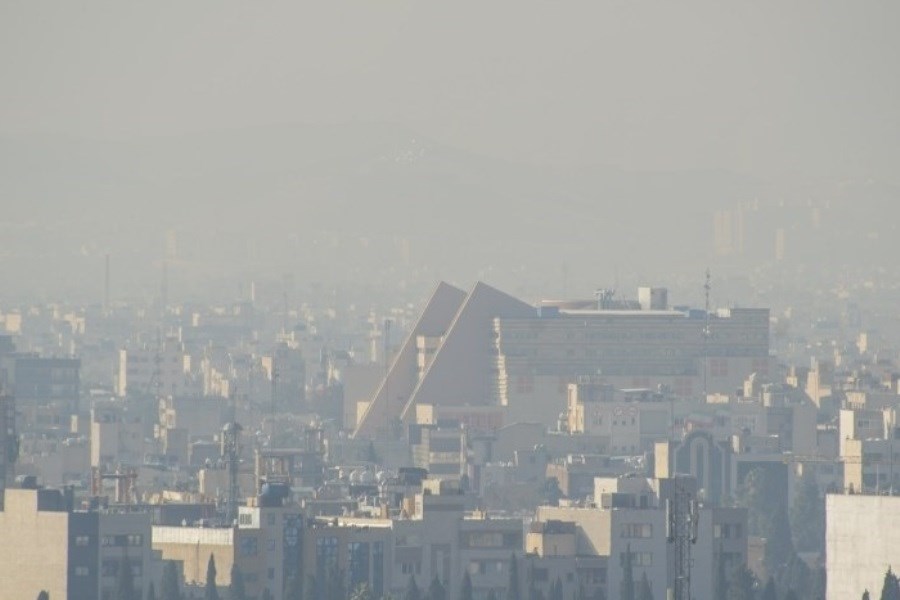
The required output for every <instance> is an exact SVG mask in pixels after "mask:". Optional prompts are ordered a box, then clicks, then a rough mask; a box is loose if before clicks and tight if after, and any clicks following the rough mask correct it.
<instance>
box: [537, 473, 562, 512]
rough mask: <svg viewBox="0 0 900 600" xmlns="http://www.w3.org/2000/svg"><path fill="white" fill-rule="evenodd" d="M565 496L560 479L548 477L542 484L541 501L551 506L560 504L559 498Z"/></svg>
mask: <svg viewBox="0 0 900 600" xmlns="http://www.w3.org/2000/svg"><path fill="white" fill-rule="evenodd" d="M562 497H563V493H562V489H560V487H559V479H557V478H556V477H547V478H546V479H545V480H544V483H543V485H541V501H542V502H543V503H544V504H547V505H549V506H559V500H560V498H562Z"/></svg>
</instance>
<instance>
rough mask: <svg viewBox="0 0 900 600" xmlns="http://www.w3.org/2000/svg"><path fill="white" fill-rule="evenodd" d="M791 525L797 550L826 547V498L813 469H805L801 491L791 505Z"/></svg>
mask: <svg viewBox="0 0 900 600" xmlns="http://www.w3.org/2000/svg"><path fill="white" fill-rule="evenodd" d="M791 525H792V527H791V532H792V533H793V535H794V544H795V545H796V547H797V550H799V551H801V552H816V551H821V550H822V549H823V548H824V547H825V499H824V498H823V497H822V495H821V494H820V493H819V484H818V482H817V481H816V476H815V473H814V472H813V471H812V469H807V468H805V467H804V469H803V478H802V479H801V483H800V491H799V492H798V493H797V498H796V499H795V500H794V505H793V506H792V507H791Z"/></svg>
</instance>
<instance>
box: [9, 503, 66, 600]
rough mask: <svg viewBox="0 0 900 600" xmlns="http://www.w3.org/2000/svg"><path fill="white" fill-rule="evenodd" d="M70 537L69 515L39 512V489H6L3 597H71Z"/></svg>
mask: <svg viewBox="0 0 900 600" xmlns="http://www.w3.org/2000/svg"><path fill="white" fill-rule="evenodd" d="M68 536H69V514H68V513H66V512H43V511H41V512H39V511H38V510H37V492H36V490H18V489H9V490H6V506H5V508H4V511H3V512H0V539H3V540H5V541H6V543H4V544H0V582H2V583H0V595H2V597H3V598H4V599H5V600H34V599H35V598H37V595H38V593H39V592H40V591H41V590H46V591H47V592H49V593H50V597H51V598H63V599H64V598H67V594H68V589H67V586H68V582H67V571H68ZM12 540H14V542H13V541H12Z"/></svg>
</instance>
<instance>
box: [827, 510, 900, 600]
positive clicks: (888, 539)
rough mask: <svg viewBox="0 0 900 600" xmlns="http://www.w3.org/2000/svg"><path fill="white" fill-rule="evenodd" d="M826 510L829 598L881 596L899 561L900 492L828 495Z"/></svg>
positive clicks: (832, 599) (839, 599)
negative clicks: (888, 576) (867, 593)
mask: <svg viewBox="0 0 900 600" xmlns="http://www.w3.org/2000/svg"><path fill="white" fill-rule="evenodd" d="M825 515H826V517H825V521H826V523H825V556H826V559H825V560H826V565H825V568H826V572H827V577H828V586H827V588H828V592H827V600H845V599H846V598H859V597H862V594H863V592H864V591H865V590H869V593H870V594H871V595H872V597H877V596H878V594H879V593H880V592H881V586H882V584H883V582H884V574H885V572H886V571H887V570H888V568H889V567H890V568H892V569H894V571H895V572H896V571H897V568H898V565H900V497H897V496H865V495H859V494H855V495H842V494H829V495H828V496H827V497H826V500H825Z"/></svg>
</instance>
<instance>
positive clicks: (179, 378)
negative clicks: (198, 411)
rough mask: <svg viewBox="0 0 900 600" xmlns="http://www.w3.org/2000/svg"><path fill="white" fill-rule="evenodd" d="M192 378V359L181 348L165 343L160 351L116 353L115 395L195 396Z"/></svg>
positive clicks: (123, 350)
mask: <svg viewBox="0 0 900 600" xmlns="http://www.w3.org/2000/svg"><path fill="white" fill-rule="evenodd" d="M196 389H197V386H196V385H195V382H194V380H193V378H192V377H191V357H190V355H189V354H187V353H186V352H185V351H184V346H183V345H182V344H181V343H179V342H175V341H171V340H167V341H166V342H165V343H164V344H161V346H160V347H159V348H148V347H144V348H130V349H125V348H123V349H121V350H119V369H118V372H117V376H116V394H118V396H119V397H125V396H126V395H127V394H129V393H130V394H159V395H164V396H168V395H175V396H181V395H186V394H191V393H193V392H195V391H196Z"/></svg>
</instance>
